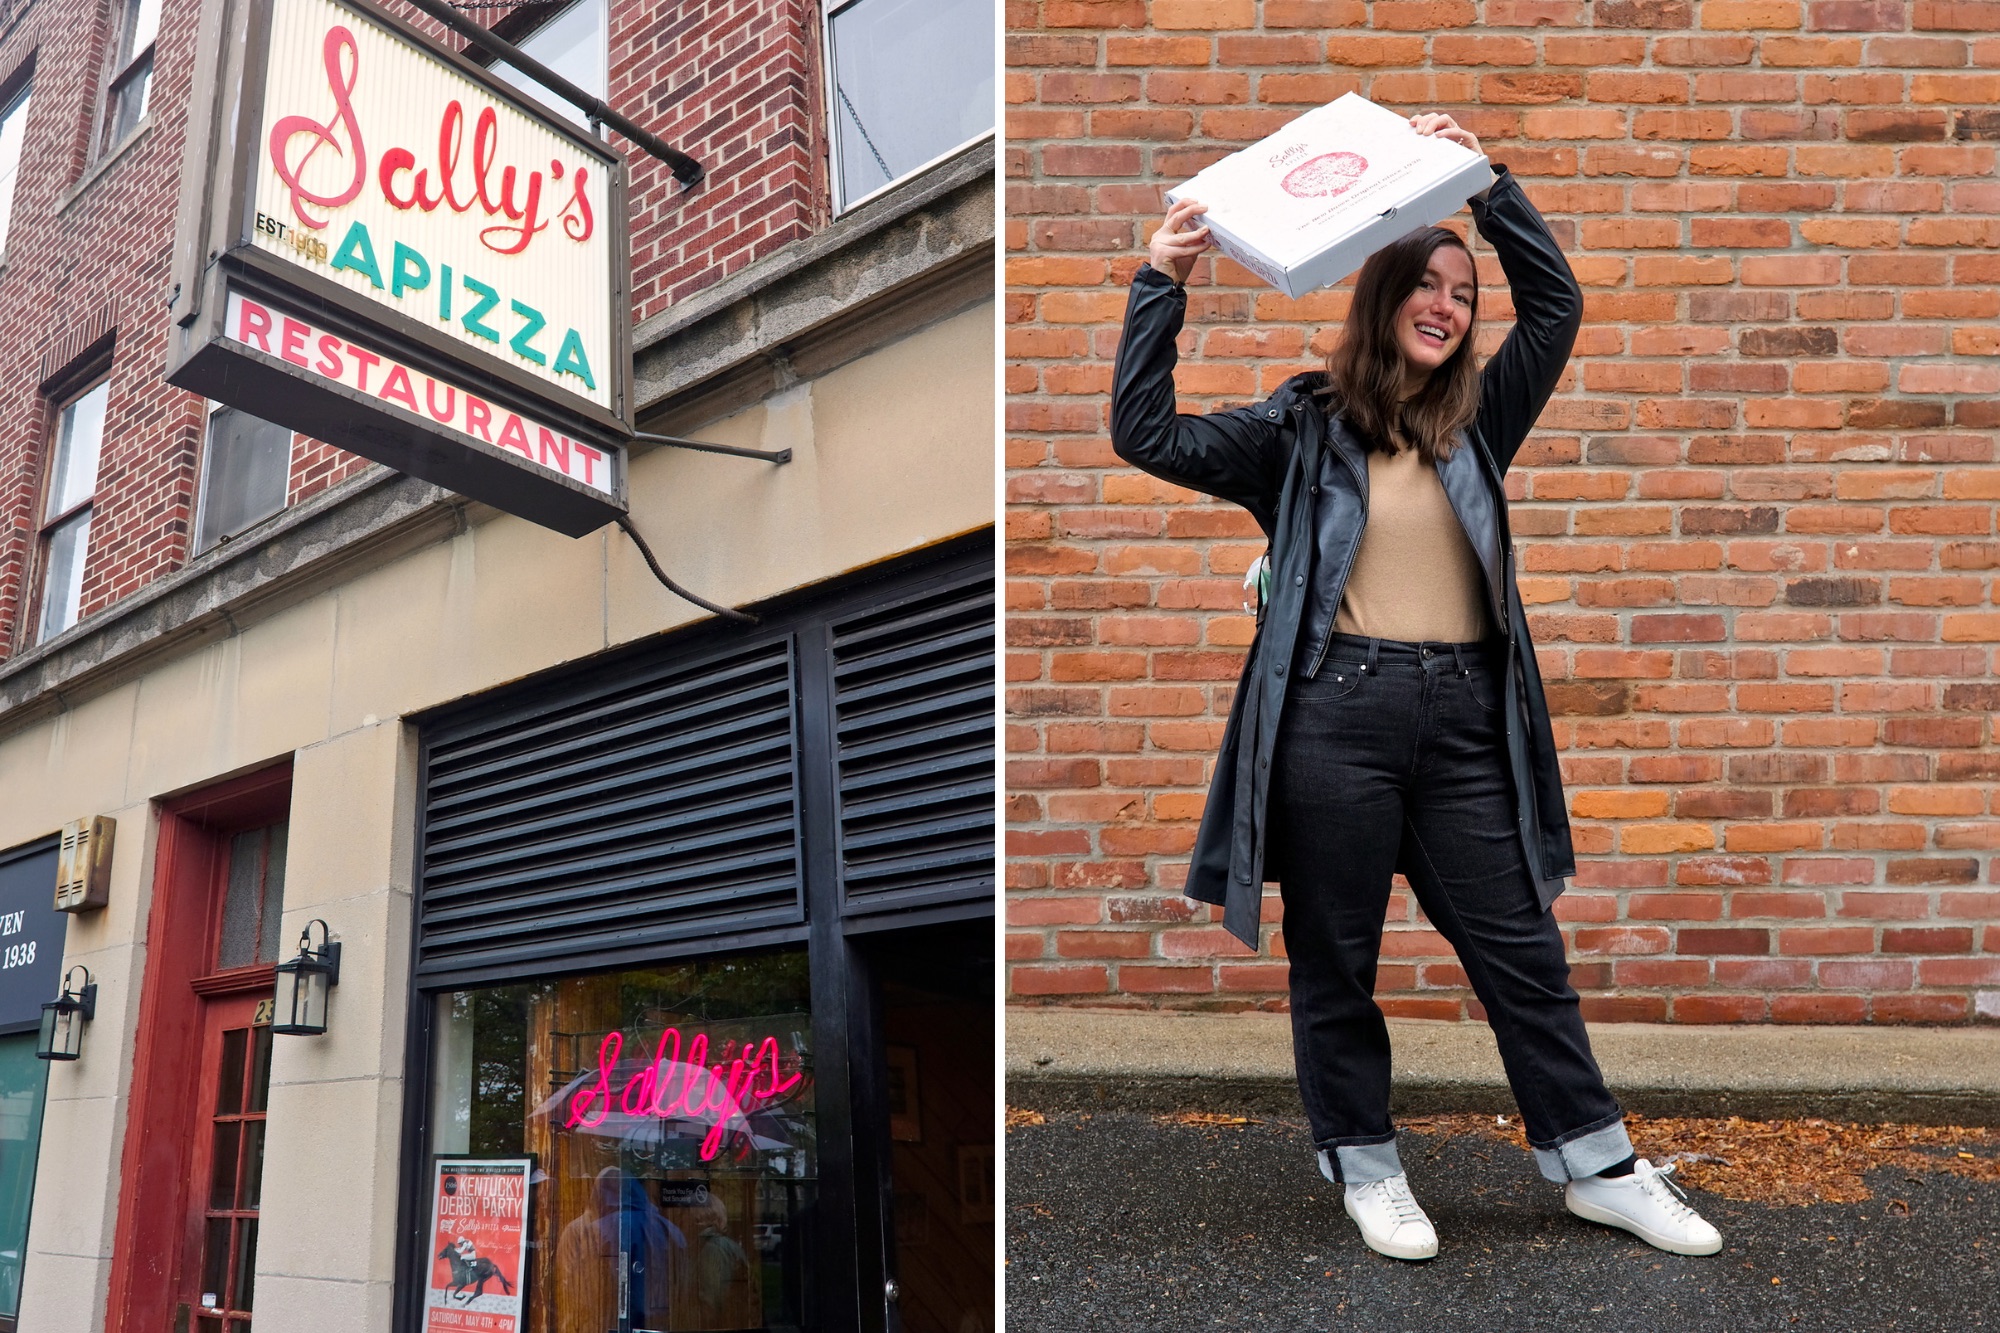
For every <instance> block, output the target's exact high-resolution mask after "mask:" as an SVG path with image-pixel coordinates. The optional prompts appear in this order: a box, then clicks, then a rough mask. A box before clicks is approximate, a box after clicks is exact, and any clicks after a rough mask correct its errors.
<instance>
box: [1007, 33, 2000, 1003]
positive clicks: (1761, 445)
mask: <svg viewBox="0 0 2000 1333" xmlns="http://www.w3.org/2000/svg"><path fill="white" fill-rule="evenodd" d="M1008 12H1009V31H1010V34H1011V35H1010V38H1009V42H1010V45H1009V72H1008V80H1009V82H1008V102H1009V119H1008V125H1009V131H1008V159H1007V174H1008V187H1007V188H1008V199H1009V206H1008V235H1007V245H1008V253H1009V260H1008V270H1007V271H1008V278H1007V292H1006V296H1005V301H1006V309H1007V317H1008V321H1009V336H1008V348H1009V369H1008V376H1009V380H1008V388H1009V392H1010V396H1009V399H1008V407H1007V417H1008V444H1007V448H1008V461H1007V475H1008V492H1007V498H1008V505H1009V509H1008V536H1009V539H1010V546H1009V552H1010V554H1009V570H1010V581H1009V589H1008V599H1009V600H1008V605H1009V623H1008V635H1009V646H1008V654H1009V655H1008V667H1007V674H1008V682H1009V694H1008V718H1009V733H1008V747H1009V774H1010V776H1009V792H1010V797H1009V800H1010V806H1009V820H1010V824H1009V829H1010V832H1009V851H1010V863H1009V872H1008V873H1009V888H1010V896H1009V905H1008V921H1009V926H1010V930H1009V935H1008V941H1007V951H1008V957H1009V958H1010V959H1011V960H1012V963H1011V984H1010V997H1011V999H1012V1000H1014V1001H1015V1002H1018V1003H1052V1002H1069V1003H1081V1004H1098V1005H1103V1004H1118V1005H1127V1006H1192V1007H1203V1008H1241V1007H1251V1006H1257V1007H1266V1008H1268V1007H1275V1006H1278V1005H1282V1003H1283V992H1284V984H1285V963H1284V950H1283V931H1282V925H1281V922H1280V920H1279V916H1280V912H1279V910H1278V909H1279V904H1278V902H1277V898H1276V895H1275V892H1270V893H1268V894H1267V897H1266V926H1265V941H1266V944H1267V946H1268V947H1267V949H1266V950H1265V951H1263V952H1262V953H1260V954H1258V955H1252V954H1250V953H1248V952H1247V951H1245V950H1243V949H1241V948H1240V947H1238V946H1236V945H1235V944H1234V943H1233V942H1232V941H1230V940H1229V939H1228V937H1226V936H1225V935H1224V933H1223V931H1222V930H1221V928H1220V926H1219V925H1218V924H1216V923H1215V920H1214V919H1213V918H1212V917H1211V915H1210V913H1209V911H1208V909H1206V908H1201V907H1200V906H1199V905H1197V904H1191V903H1189V902H1188V901H1187V900H1185V899H1183V898H1181V897H1179V896H1178V895H1177V893H1176V892H1175V890H1176V888H1177V886H1178V885H1179V883H1180V882H1181V877H1182V875H1183V873H1184V864H1185V857H1186V855H1187V852H1188V850H1189V848H1190V846H1191V845H1192V842H1193V838H1194V830H1195V823H1196V820H1197V818H1198V816H1199V814H1200V811H1201V808H1202V802H1203V793H1204V790H1205V779H1206V776H1207V772H1208V768H1209V765H1210V761H1211V757H1212V755H1213V753H1214V751H1215V749H1216V747H1217V745H1218V742H1219V739H1220V736H1221V732H1222V726H1223V719H1224V717H1225V716H1226V712H1227V706H1228V701H1229V696H1230V692H1231V689H1232V686H1233V683H1234V680H1235V677H1236V674H1237V672H1238V670H1239V667H1240V663H1241V660H1242V654H1243V651H1244V648H1245V645H1246V644H1247V643H1248V641H1249V639H1250V636H1251V633H1252V624H1251V620H1250V617H1249V616H1248V615H1246V614H1245V613H1244V612H1243V610H1242V609H1241V606H1240V603H1241V601H1242V597H1243V594H1242V591H1241V589H1240V587H1239V584H1240V582H1241V580H1242V576H1243V572H1244V570H1245V567H1246V566H1247V565H1248V564H1249V562H1250V561H1251V560H1252V559H1253V558H1254V557H1255V556H1256V555H1257V554H1258V553H1259V552H1260V551H1261V549H1262V545H1263V542H1262V538H1261V535H1260V534H1259V533H1258V531H1257V529H1256V528H1255V526H1254V524H1253V523H1252V522H1251V520H1250V519H1249V517H1248V516H1247V515H1246V514H1245V513H1244V512H1242V511H1241V510H1237V509H1235V508H1232V507H1229V506H1224V505H1220V504H1215V503H1211V502H1206V501H1204V500H1203V499H1202V497H1200V496H1197V495H1194V494H1191V493H1189V492H1185V491H1181V490H1178V489H1176V488H1174V487H1171V486H1167V485H1164V484H1162V483H1160V482H1157V481H1155V480H1153V479H1151V478H1149V477H1146V476H1144V475H1142V474H1140V473H1138V472H1136V471H1134V470H1132V469H1130V468H1126V467H1124V466H1122V465H1120V464H1119V462H1118V460H1117V459H1115V458H1114V457H1113V455H1112V453H1111V449H1110V446H1109V442H1108V440H1107V438H1106V407H1107V390H1108V387H1109V380H1110V374H1111V358H1112V355H1113V351H1114V349H1115V346H1116V342H1117V338H1118V331H1119V321H1120V318H1121V315H1122V312H1123V309H1124V303H1125V295H1124V290H1123V288H1124V284H1125V283H1126V282H1127V281H1128V279H1129V277H1130V274H1131V272H1132V270H1133V268H1134V267H1135V266H1136V265H1137V264H1138V263H1139V262H1140V261H1141V260H1142V258H1143V255H1144V245H1145V240H1146V237H1147V236H1148V235H1149V234H1150V231H1151V229H1152V227H1153V226H1155V225H1156V218H1157V216H1158V212H1159V208H1160V205H1159V193H1160V190H1161V189H1162V188H1164V187H1165V186H1167V185H1170V184H1172V183H1174V182H1176V181H1179V180H1182V179H1185V178H1186V177H1187V176H1189V175H1191V174H1192V173H1193V172H1194V171H1196V170H1197V169H1198V168H1199V167H1201V166H1203V165H1205V164H1206V163H1208V162H1210V161H1212V160H1214V159H1215V158H1217V157H1219V156H1221V155H1222V154H1223V153H1224V152H1226V151H1229V150H1230V149H1232V148H1235V147H1239V146H1241V145H1243V144H1244V143H1246V142H1249V141H1252V140H1254V139H1256V138H1258V137H1261V136H1262V135H1264V134H1267V133H1269V132H1271V131H1272V130H1274V129H1275V128H1277V127H1278V126H1280V125H1282V124H1283V123H1285V122H1286V121H1287V120H1288V119H1290V118H1291V117H1293V116H1295V115H1297V114H1299V113H1300V112H1302V111H1303V110H1305V109H1307V108H1308V107H1310V106H1312V105H1316V104H1320V103H1323V102H1326V101H1328V100H1331V99H1332V98H1334V97H1336V96H1338V95H1340V94H1342V93H1345V92H1350V91H1352V92H1359V93H1362V94H1363V95H1365V96H1368V97H1370V98H1372V99H1374V100H1376V101H1378V102H1380V103H1383V104H1384V105H1388V106H1391V107H1395V108H1398V109H1403V110H1408V111H1412V112H1414V111H1416V110H1420V109H1423V110H1443V111H1449V112H1451V113H1452V114H1453V115H1455V116H1456V117H1458V119H1459V121H1460V122H1461V123H1462V124H1464V125H1465V126H1466V127H1467V128H1469V129H1471V130H1473V131H1474V132H1475V133H1477V134H1478V135H1479V136H1480V138H1481V140H1482V141H1483V144H1484V146H1485V148H1486V151H1487V152H1488V153H1489V155H1491V156H1492V157H1493V158H1494V159H1495V160H1497V161H1500V162H1504V163H1506V164H1508V165H1509V166H1510V167H1511V168H1512V169H1513V170H1514V172H1515V173H1516V174H1518V175H1519V176H1520V177H1521V178H1522V179H1523V182H1524V184H1525V185H1526V186H1527V190H1528V193H1529V195H1530V197H1531V198H1532V199H1534V201H1535V202H1536V204H1537V206H1538V207H1539V208H1540V209H1541V210H1542V212H1543V213H1544V214H1545V215H1546V216H1547V218H1548V219H1549V221H1550V225H1551V226H1552V228H1553V229H1554V231H1555V233H1556V235H1557V237H1558V238H1559V240H1560V241H1561V242H1562V243H1563V246H1564V248H1565V251H1566V252H1567V253H1568V255H1569V256H1570V259H1571V263H1572V265H1573V267H1574V269H1575V271H1576V274H1577V277H1578V280H1579V281H1580V282H1581V284H1582V286H1583V289H1584V293H1585V303H1584V321H1585V322H1584V327H1583V330H1582V333H1581V336H1580V337H1579V339H1578V341H1577V345H1576V351H1575V355H1574V360H1573V362H1572V365H1571V368H1570V370H1569V372H1568V374H1567V375H1566V376H1565V378H1564V381H1563V383H1562V385H1561V386H1560V388H1559V389H1558V390H1557V393H1556V396H1555V398H1554V399H1553V400H1552V401H1551V403H1550V405H1549V407H1548V410H1547V411H1546V412H1545V413H1544V414H1543V416H1542V419H1541V425H1540V428H1539V430H1538V431H1537V432H1536V434H1535V435H1534V437H1533V438H1532V439H1531V440H1530V443H1529V445H1528V446H1527V448H1526V450H1525V451H1524V453H1523V455H1522V461H1521V464H1520V465H1517V466H1516V468H1515V470H1514V472H1513V473H1512V475H1511V476H1510V477H1509V479H1508V481H1509V494H1510V496H1511V499H1512V513H1513V528H1514V532H1515V534H1516V538H1517V545H1518V548H1519V567H1520V570H1521V584H1522V592H1523V596H1524V599H1525V601H1526V603H1527V604H1528V608H1529V615H1530V621H1531V625H1532V629H1533V632H1534V635H1535V638H1536V641H1537V644H1538V647H1539V652H1540V660H1541V666H1542V672H1543V675H1544V677H1545V679H1546V681H1547V682H1548V690H1549V697H1550V703H1551V706H1552V709H1553V712H1554V713H1555V734H1556V740H1557V744H1558V746H1559V748H1560V749H1561V751H1562V762H1563V769H1564V774H1565V780H1566V786H1567V789H1568V792H1569V798H1570V802H1571V815H1572V818H1573V821H1574V828H1575V834H1576V842H1577V850H1578V853H1579V862H1580V864H1579V873H1578V874H1577V876H1576V877H1575V879H1574V880H1573V881H1572V887H1571V889H1570V891H1569V893H1568V894H1567V896H1565V897H1564V898H1563V899H1561V900H1560V901H1559V902H1558V903H1557V905H1556V914H1557V917H1558V919H1559V920H1560V921H1561V922H1562V925H1563V929H1564V932H1565V934H1566V935H1567V936H1568V938H1569V942H1570V948H1571V956H1572V959H1573V962H1574V980H1575V983H1576V985H1577V986H1578V989H1579V990H1580V991H1581V992H1582V993H1583V995H1584V997H1585V998H1584V1002H1583V1003H1584V1011H1585V1013H1586V1014H1587V1015H1588V1016H1590V1017H1592V1018H1595V1019H1600V1020H1607V1019H1608V1020H1641V1021H1673V1022H1691V1023H1714V1022H1762V1021H1776V1022H1942V1023H1959V1022H1968V1021H1977V1020H1980V1019H1985V1020H1988V1021H1990V1020H1993V1019H1996V1018H2000V781H1997V780H2000V735H1996V732H1995V726H1996V720H1995V713H1996V710H2000V674H1996V667H2000V661H1996V657H1997V656H2000V608H1996V606H1995V601H1994V589H1995V573H1994V571H1995V570H1996V568H2000V534H1996V531H1995V509H1996V502H2000V466H1996V454H1995V445H1996V440H1997V439H2000V361H1996V360H1995V357H1996V354H2000V184H1996V180H1995V165H1996V149H2000V37H1996V36H1993V35H1991V34H1992V33H1993V32H1994V31H1995V30H1996V29H2000V6H1996V5H1992V4H1946V3H1937V2H1935V0H1915V3H1908V4H1906V3H1901V2H1899V0H1808V2H1806V3H1801V2H1800V0H1373V2H1372V3H1362V0H1152V3H1151V4H1148V3H1146V0H1040V2H1039V3H1036V2H1034V0H1015V3H1013V4H1010V6H1009V11H1008ZM1465 220H1466V219H1465V215H1464V214H1463V213H1461V214H1460V215H1459V219H1458V223H1457V224H1454V225H1463V224H1464V223H1465ZM1475 251H1476V253H1477V256H1478V262H1479V268H1480V272H1481V277H1482V281H1483V283H1484V293H1483V311H1484V320H1483V327H1482V334H1481V343H1480V346H1481V348H1482V350H1483V351H1486V352H1490V351H1491V350H1492V349H1493V347H1495V346H1496V345H1497V343H1498V340H1499V338H1500V336H1501V335H1502V334H1503V333H1504V332H1505V329H1506V327H1507V316H1508V313H1509V312H1508V307H1507V303H1506V296H1505V292H1504V289H1503V288H1502V286H1501V285H1500V282H1501V275H1500V273H1499V269H1498V266H1497V264H1496V263H1495V262H1494V261H1493V255H1492V251H1491V248H1490V247H1487V246H1484V245H1483V244H1479V243H1477V242H1475ZM1345 302H1346V292H1345V291H1344V290H1342V289H1334V290H1329V291H1324V292H1319V293H1315V294H1313V295H1311V296H1308V297H1306V298H1304V299H1302V300H1298V301H1290V300H1286V299H1284V298H1283V297H1281V296H1279V295H1278V294H1276V293H1274V292H1272V291H1270V290H1268V289H1266V288H1264V287H1263V286H1262V285H1261V284H1259V283H1258V282H1257V281H1256V280H1255V279H1254V278H1252V277H1250V276H1249V275H1248V274H1246V273H1245V272H1243V271H1242V270H1241V269H1239V268H1236V267H1234V266H1233V265H1231V264H1229V263H1228V262H1227V261H1224V260H1219V259H1217V260H1204V261H1203V262H1202V265H1201V267H1200V268H1199V269H1198V271H1197V275H1196V277H1195V279H1194V281H1193V284H1192V285H1191V288H1190V301H1189V308H1190V315H1189V323H1188V329H1187V332H1186V333H1185V334H1184V335H1183V337H1182V341H1181V352H1182V361H1181V364H1180V368H1179V370H1178V371H1177V383H1178V386H1179V389H1180V391H1181V394H1182V396H1183V410H1197V411H1200V410H1215V409H1218V408H1222V407H1225V406H1230V405H1234V404H1237V403H1242V402H1245V401H1251V400H1254V399H1255V398H1257V397H1259V396H1261V395H1262V394H1264V393H1266V392H1268V391H1270V390H1272V389H1274V388H1275V387H1276V386H1277V385H1278V384H1279V383H1281V382H1282V381H1283V380H1284V379H1285V378H1286V377H1287V376H1289V375H1291V374H1293V373H1295V372H1296V371H1297V370H1300V369H1305V368H1309V367H1310V365H1311V364H1312V362H1313V360H1314V358H1316V357H1318V356H1319V355H1321V354H1323V353H1324V351H1325V350H1326V341H1325V340H1326V338H1327V337H1328V335H1329V334H1330V333H1331V332H1334V331H1337V328H1338V321H1339V319H1340V317H1341V315H1342V314H1343V312H1344V310H1345ZM1383 959H1384V966H1383V968H1382V975H1381V979H1380V982H1379V984H1378V993H1379V995H1380V998H1381V1003H1382V1005H1383V1008H1384V1009H1385V1010H1387V1011H1388V1012H1389V1013H1391V1014H1396V1015H1404V1016H1412V1017H1428V1018H1445V1019H1455V1018H1462V1017H1466V1016H1468V1015H1474V1016H1476V1015H1477V1013H1478V1006H1477V1004H1476V1001H1474V1000H1473V999H1472V998H1471V995H1470V992H1469V990H1468V989H1467V986H1466V979H1465V974H1464V972H1463V971H1462V970H1461V969H1460V968H1459V966H1458V964H1457V962H1456V961H1455V959H1454V958H1453V956H1452V954H1451V951H1450V949H1449V946H1447V945H1446V944H1445V943H1444V942H1443V940H1442V938H1441V937H1440V936H1439V935H1437V934H1436V933H1435V932H1434V931H1432V930H1430V929H1429V928H1428V927H1427V926H1426V924H1425V922H1424V921H1423V919H1422V917H1421V915H1420V914H1419V913H1418V912H1417V911H1416V909H1415V906H1414V904H1413V902H1412V900H1411V898H1410V896H1409V894H1408V893H1407V892H1399V893H1397V894H1396V895H1395V896H1394V897H1393V899H1392V901H1391V906H1390V910H1389V920H1388V933H1387V935H1386V936H1385V941H1384V945H1383Z"/></svg>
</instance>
